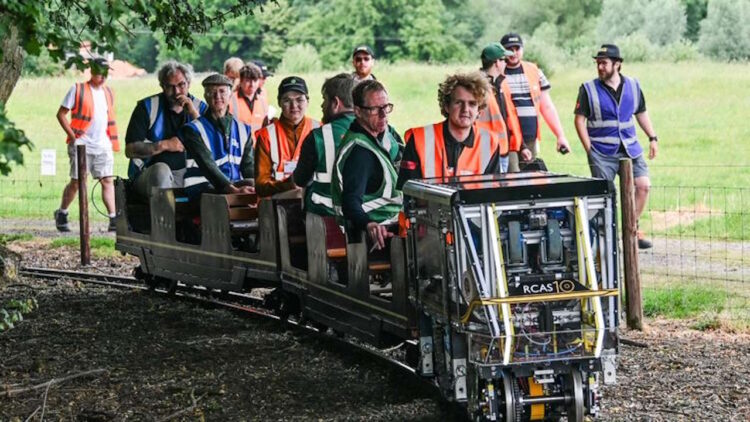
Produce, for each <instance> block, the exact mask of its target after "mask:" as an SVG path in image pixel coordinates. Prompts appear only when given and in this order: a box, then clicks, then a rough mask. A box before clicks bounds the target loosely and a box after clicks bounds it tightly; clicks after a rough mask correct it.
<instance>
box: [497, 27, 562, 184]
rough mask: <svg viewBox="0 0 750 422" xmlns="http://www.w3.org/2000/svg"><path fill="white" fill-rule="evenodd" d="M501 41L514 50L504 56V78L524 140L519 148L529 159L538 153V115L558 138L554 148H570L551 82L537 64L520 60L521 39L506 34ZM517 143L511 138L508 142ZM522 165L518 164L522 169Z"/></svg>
mask: <svg viewBox="0 0 750 422" xmlns="http://www.w3.org/2000/svg"><path fill="white" fill-rule="evenodd" d="M500 44H502V46H503V47H504V48H505V49H506V50H510V51H512V52H513V55H512V56H509V57H506V58H505V63H506V66H505V78H506V80H507V81H508V86H510V91H511V98H512V100H513V104H514V105H515V106H516V111H517V113H518V123H519V125H520V127H521V132H522V136H523V143H522V144H521V145H522V147H521V150H524V149H528V150H529V151H530V152H531V159H532V160H533V159H535V158H536V156H537V153H538V152H539V149H538V148H539V140H540V139H541V133H542V122H541V118H542V117H544V121H545V122H547V126H549V128H550V130H551V131H552V133H553V134H554V135H555V137H556V138H557V151H558V152H560V153H562V154H566V153H567V152H568V151H570V144H569V143H568V140H567V138H566V137H565V132H564V131H563V127H562V124H561V123H560V116H559V115H558V114H557V109H556V108H555V104H554V103H553V102H552V98H551V97H550V95H549V90H550V88H551V87H550V84H549V81H547V77H545V76H544V72H542V70H541V69H539V67H537V65H535V64H534V63H531V62H527V61H524V60H523V40H521V36H520V35H518V34H515V33H512V32H511V33H509V34H505V35H504V36H503V38H502V39H501V40H500ZM514 142H515V143H516V144H520V143H519V142H517V140H513V139H511V144H513V143H514ZM510 160H511V163H510V166H511V167H514V166H515V164H516V163H515V162H514V160H515V161H517V160H518V155H516V154H511V155H510ZM522 161H523V160H522ZM523 167H524V165H523V164H521V170H523Z"/></svg>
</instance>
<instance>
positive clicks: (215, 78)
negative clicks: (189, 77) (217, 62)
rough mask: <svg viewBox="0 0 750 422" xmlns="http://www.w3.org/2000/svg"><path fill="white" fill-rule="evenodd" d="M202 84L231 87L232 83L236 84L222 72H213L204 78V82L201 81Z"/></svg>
mask: <svg viewBox="0 0 750 422" xmlns="http://www.w3.org/2000/svg"><path fill="white" fill-rule="evenodd" d="M201 85H203V86H211V85H226V86H229V87H231V86H232V85H234V82H233V81H232V80H231V79H229V78H228V77H226V76H224V75H222V74H219V73H212V74H210V75H208V76H207V77H206V79H204V80H203V82H201Z"/></svg>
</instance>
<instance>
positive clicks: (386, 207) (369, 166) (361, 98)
mask: <svg viewBox="0 0 750 422" xmlns="http://www.w3.org/2000/svg"><path fill="white" fill-rule="evenodd" d="M352 100H353V102H354V115H355V116H356V120H355V121H354V122H353V123H352V124H351V126H350V127H349V131H348V132H347V133H346V135H344V139H343V141H342V146H341V151H339V154H338V156H337V157H336V163H335V165H334V169H333V178H332V180H331V197H332V199H333V206H334V210H335V211H336V215H337V217H343V219H344V224H345V226H346V230H347V231H349V230H354V231H362V230H366V231H367V235H368V237H369V239H370V241H371V243H372V244H374V245H375V248H376V249H382V248H384V247H385V242H386V239H388V238H389V237H393V234H392V233H391V232H389V231H388V228H387V226H388V225H390V224H392V223H394V222H396V221H397V220H398V213H399V211H400V210H401V204H402V203H403V194H402V193H401V191H400V190H398V189H396V182H397V177H398V172H397V168H398V163H399V161H400V160H401V154H402V152H403V148H404V145H403V142H402V141H401V137H400V136H399V135H398V133H397V132H396V130H395V129H394V128H393V127H391V126H390V125H389V124H388V114H390V113H391V112H392V111H393V104H391V103H390V102H388V92H387V91H386V90H385V87H384V86H383V84H381V83H380V82H378V81H376V80H369V81H363V82H360V83H359V84H358V85H357V86H356V87H355V88H354V91H353V92H352Z"/></svg>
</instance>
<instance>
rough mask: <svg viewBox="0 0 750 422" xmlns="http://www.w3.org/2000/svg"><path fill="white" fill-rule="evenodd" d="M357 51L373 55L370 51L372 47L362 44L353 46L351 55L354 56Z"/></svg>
mask: <svg viewBox="0 0 750 422" xmlns="http://www.w3.org/2000/svg"><path fill="white" fill-rule="evenodd" d="M357 53H367V54H369V55H370V56H372V57H375V53H373V52H372V48H370V46H367V45H364V44H362V45H359V46H357V47H355V48H354V51H352V57H354V56H355V55H356V54H357Z"/></svg>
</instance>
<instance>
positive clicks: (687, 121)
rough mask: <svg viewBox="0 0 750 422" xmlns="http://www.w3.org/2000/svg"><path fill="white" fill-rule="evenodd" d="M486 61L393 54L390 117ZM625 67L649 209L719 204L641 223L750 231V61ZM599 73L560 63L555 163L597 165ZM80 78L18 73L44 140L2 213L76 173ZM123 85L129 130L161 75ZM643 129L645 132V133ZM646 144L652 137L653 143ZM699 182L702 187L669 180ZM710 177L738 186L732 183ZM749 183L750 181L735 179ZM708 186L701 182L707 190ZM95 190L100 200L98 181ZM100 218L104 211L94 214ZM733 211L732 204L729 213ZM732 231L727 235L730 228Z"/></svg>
mask: <svg viewBox="0 0 750 422" xmlns="http://www.w3.org/2000/svg"><path fill="white" fill-rule="evenodd" d="M477 67H478V63H470V64H466V65H441V66H434V65H428V64H410V63H406V64H387V65H383V64H381V65H379V66H378V67H377V68H376V69H375V70H376V74H377V76H378V78H379V80H381V81H382V82H383V83H384V84H385V85H386V87H387V88H388V90H389V93H390V97H391V101H392V102H393V103H394V104H395V106H396V108H395V109H394V112H393V114H391V116H390V120H391V123H392V124H393V125H394V126H395V127H396V128H397V129H398V130H399V131H400V132H402V133H403V132H404V131H405V130H406V129H408V128H410V127H413V126H419V125H424V124H427V123H431V122H435V121H438V120H441V119H442V117H441V115H440V112H439V110H438V106H437V86H438V83H439V82H440V81H441V80H442V79H443V78H445V76H446V75H448V74H450V73H453V72H455V71H469V70H474V69H476V68H477ZM334 73H335V72H317V73H313V74H305V75H301V76H303V77H304V78H305V79H306V80H307V82H308V86H309V87H310V109H309V113H308V114H310V115H312V116H314V117H316V118H320V117H321V111H320V86H321V84H322V82H323V80H324V79H325V78H326V77H329V76H331V75H333V74H334ZM624 74H626V75H629V76H635V77H637V78H638V79H639V80H640V82H641V85H642V87H643V90H644V95H645V97H646V103H647V108H648V111H649V115H650V116H651V119H652V121H653V123H654V127H655V129H656V131H657V133H658V134H659V139H660V142H659V148H660V150H659V156H658V157H657V159H656V160H655V161H652V162H650V163H649V166H650V171H651V180H652V184H653V185H654V186H655V188H654V190H653V191H652V196H651V198H650V201H649V209H650V210H655V211H672V210H692V209H693V207H694V206H696V204H697V205H699V206H705V207H709V208H710V209H712V210H713V213H712V214H711V215H709V216H707V217H706V218H702V219H698V220H695V221H690V222H687V223H685V224H683V225H681V226H679V227H674V226H671V227H668V228H658V227H656V225H655V223H653V224H652V220H651V218H652V217H651V216H650V215H649V214H648V213H647V214H646V215H645V216H644V218H643V219H642V222H641V225H642V226H643V227H646V228H649V227H653V230H650V231H654V232H656V233H657V234H658V233H660V234H673V233H681V234H683V235H691V236H692V235H696V236H699V237H700V236H708V235H713V236H721V235H722V234H727V236H726V237H727V238H729V239H737V240H739V239H742V240H747V239H750V217H748V216H747V215H746V214H745V210H746V209H748V205H750V203H749V202H750V193H748V192H747V191H745V190H744V189H745V188H746V187H747V186H750V165H748V164H747V162H748V161H750V142H748V141H750V120H749V119H747V118H746V116H745V115H746V114H747V110H749V109H750V95H746V92H745V90H743V87H747V86H750V65H749V64H738V63H735V64H721V63H711V62H707V61H701V62H693V63H679V64H666V63H648V64H641V63H639V64H629V63H626V65H625V68H624ZM284 76H286V75H282V74H278V75H276V76H274V77H273V78H271V79H270V80H269V82H268V84H267V85H268V91H269V98H275V95H276V86H275V85H276V84H278V82H279V81H280V80H281V78H283V77H284ZM594 76H595V68H594V66H593V65H592V66H590V67H585V68H567V69H560V70H557V71H556V73H555V74H554V75H553V76H552V77H551V79H550V82H551V84H552V91H551V95H552V98H553V101H554V102H555V104H556V106H557V110H558V112H559V114H560V116H561V120H562V122H563V126H564V128H565V133H566V135H567V137H568V139H569V141H570V143H571V146H572V152H571V154H568V155H566V156H561V155H559V154H555V153H554V152H553V148H554V138H553V137H552V135H551V133H550V132H549V130H548V129H547V128H546V125H544V131H543V134H542V138H543V141H542V147H541V148H542V156H543V157H544V159H545V160H546V162H547V164H548V167H549V168H550V169H551V170H553V171H560V172H565V173H572V174H579V175H588V174H589V170H588V166H587V163H586V157H585V154H584V153H583V150H582V148H581V146H580V142H579V141H578V140H577V136H576V134H575V130H574V127H573V107H574V104H575V100H576V96H577V92H578V87H579V86H580V84H581V83H582V82H583V81H585V80H587V79H591V78H593V77H594ZM201 78H202V76H198V77H196V80H195V81H194V82H193V87H194V89H193V92H194V93H196V94H198V95H199V96H200V94H201V93H202V89H201V88H200V83H199V82H200V79H201ZM75 81H76V79H74V78H71V77H66V78H25V79H22V80H21V81H19V83H18V85H17V86H16V89H15V91H14V93H13V96H12V97H11V98H10V101H9V104H8V110H9V115H10V117H11V118H12V119H14V120H15V121H16V123H17V124H18V126H19V127H20V128H22V129H24V130H25V131H26V133H27V135H28V136H29V137H30V138H31V139H32V141H34V143H35V144H36V149H35V150H34V151H32V152H30V153H27V154H26V161H27V164H26V166H25V167H22V168H17V169H15V171H14V172H13V173H12V175H11V176H9V177H6V178H2V179H0V196H1V197H2V198H3V199H4V200H3V201H2V202H0V215H2V216H12V217H35V218H40V217H41V218H50V219H51V214H52V211H53V210H54V209H55V208H57V206H58V204H59V201H60V199H59V198H60V194H61V191H62V188H63V186H64V185H65V183H66V182H67V172H68V164H67V156H66V153H65V143H64V140H63V138H64V136H63V133H62V130H61V129H60V127H59V125H58V123H57V121H56V120H55V113H56V111H57V108H58V107H59V103H60V101H61V100H62V97H63V96H64V94H65V92H66V90H67V89H68V88H69V86H70V85H71V84H72V83H73V82H75ZM109 84H110V85H111V86H112V87H113V88H114V90H115V93H116V105H117V121H118V123H119V125H118V126H119V130H120V137H121V139H124V137H125V131H126V128H127V122H128V121H129V118H130V114H131V112H132V110H133V107H134V106H135V103H136V101H137V100H138V99H140V98H143V97H145V96H147V95H150V94H153V93H156V92H158V83H157V81H156V79H155V78H154V77H153V76H148V77H144V78H137V79H128V80H112V81H110V82H109ZM641 137H643V136H642V134H641ZM644 144H645V143H644ZM44 148H54V149H55V150H56V151H57V176H54V177H51V176H39V160H40V151H41V149H44ZM126 169H127V159H126V158H125V157H124V154H122V153H119V154H116V165H115V173H116V174H118V175H124V174H125V173H126ZM668 186H671V187H674V186H691V187H692V186H695V187H699V188H700V189H698V190H691V189H676V188H661V187H668ZM708 187H729V188H735V189H730V190H728V191H726V192H725V191H723V190H717V189H713V190H712V191H709V190H708V189H707V188H708ZM736 188H742V189H736ZM701 189H702V190H701ZM93 199H94V200H95V201H97V204H98V206H99V208H100V209H103V205H102V204H101V199H100V194H99V191H98V190H97V192H96V193H95V195H94V197H93ZM71 211H72V214H71V219H73V220H75V219H76V218H77V202H74V204H73V206H72V207H71ZM90 212H91V214H92V218H94V219H97V220H104V217H102V216H99V215H95V212H94V210H93V209H92V210H91V211H90ZM724 213H727V214H724ZM722 237H724V236H722Z"/></svg>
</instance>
